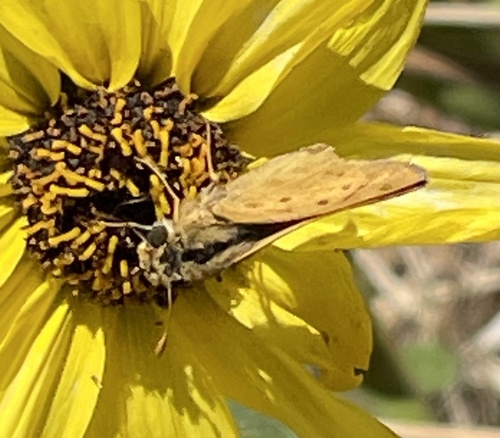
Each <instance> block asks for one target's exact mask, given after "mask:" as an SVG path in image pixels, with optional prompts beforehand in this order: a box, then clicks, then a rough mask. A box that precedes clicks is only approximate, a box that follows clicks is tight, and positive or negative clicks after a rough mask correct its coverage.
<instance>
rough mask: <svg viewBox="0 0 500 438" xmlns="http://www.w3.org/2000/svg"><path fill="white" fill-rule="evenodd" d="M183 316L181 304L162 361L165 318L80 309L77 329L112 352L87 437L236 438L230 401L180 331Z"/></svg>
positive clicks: (154, 313) (126, 310) (138, 310)
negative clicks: (85, 329)
mask: <svg viewBox="0 0 500 438" xmlns="http://www.w3.org/2000/svg"><path fill="white" fill-rule="evenodd" d="M76 310H77V311H76ZM179 310H180V309H179V306H177V302H176V303H175V305H174V313H173V317H172V320H171V322H170V325H169V337H168V342H167V346H166V349H165V351H164V352H163V353H162V355H160V356H157V355H155V353H154V348H155V346H156V344H157V342H158V340H159V339H160V338H161V336H162V333H163V331H164V328H163V327H162V326H160V325H158V324H159V323H162V322H163V323H165V318H166V311H165V310H160V309H155V308H153V307H152V306H146V305H134V304H133V303H127V306H124V307H107V308H98V307H97V306H92V305H89V304H86V305H84V304H80V305H78V308H75V318H77V319H76V323H77V324H78V325H80V324H86V325H88V326H89V327H90V328H91V329H93V330H102V332H103V335H104V342H105V348H106V366H105V368H104V372H103V373H102V375H99V373H98V371H99V370H98V369H97V372H96V374H95V375H96V377H97V379H96V384H98V385H99V386H102V388H100V394H99V399H98V403H97V405H96V406H95V410H94V415H93V418H92V420H91V423H90V425H89V428H88V430H87V434H88V435H89V436H117V435H120V436H153V437H154V436H158V437H164V436H208V437H211V436H234V435H235V428H234V424H233V422H232V418H231V415H230V413H229V410H228V409H227V407H226V403H225V401H224V399H223V398H222V396H221V394H220V393H219V391H218V389H217V388H216V387H215V386H214V384H213V382H212V380H211V379H210V377H209V376H208V374H207V371H206V369H205V368H204V366H203V364H200V363H199V361H197V359H196V353H195V351H194V350H192V349H191V348H189V342H187V341H186V339H185V337H184V335H183V327H182V326H180V325H179V324H178V323H177V317H178V314H179V313H180V311H179ZM189 318H190V315H188V319H189ZM186 342H187V343H186ZM194 342H195V343H196V342H197V341H196V339H195V340H194ZM93 373H94V371H93ZM91 377H92V376H80V377H79V378H89V379H90V378H91ZM68 423H69V421H68ZM67 427H71V425H70V424H67Z"/></svg>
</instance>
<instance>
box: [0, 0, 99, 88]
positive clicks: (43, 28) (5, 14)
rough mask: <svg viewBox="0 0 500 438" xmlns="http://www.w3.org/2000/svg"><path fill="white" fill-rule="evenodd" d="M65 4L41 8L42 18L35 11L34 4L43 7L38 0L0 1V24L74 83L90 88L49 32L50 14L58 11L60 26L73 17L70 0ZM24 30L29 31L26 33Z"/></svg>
mask: <svg viewBox="0 0 500 438" xmlns="http://www.w3.org/2000/svg"><path fill="white" fill-rule="evenodd" d="M66 3H67V4H66V7H64V5H62V6H63V8H62V9H61V10H54V9H53V8H52V7H51V6H50V5H49V8H48V10H44V11H43V12H44V13H45V14H46V17H44V16H43V14H41V12H40V11H36V10H35V7H38V8H39V9H40V8H42V9H43V5H42V3H41V2H35V3H30V4H29V5H28V3H26V2H19V1H16V0H5V1H2V2H0V24H1V25H2V26H4V27H5V28H6V29H7V30H8V31H9V32H10V33H12V34H13V35H14V36H15V37H16V38H17V39H19V41H21V42H22V43H23V44H24V45H25V46H26V47H28V48H29V49H31V50H32V51H34V52H36V53H38V54H40V55H41V56H42V57H44V58H46V59H47V60H48V61H50V62H51V63H53V64H54V65H55V66H57V67H59V68H61V69H62V70H63V71H64V72H65V73H66V74H68V75H69V76H70V77H71V78H72V79H73V81H74V82H75V83H77V84H78V85H80V86H82V87H85V88H92V83H91V82H89V81H88V80H87V79H86V78H84V77H83V76H82V75H81V74H80V73H79V72H78V71H77V69H75V66H74V65H73V63H72V62H71V61H70V57H69V56H70V55H69V54H68V52H67V51H66V48H65V46H64V42H61V43H60V42H58V41H57V38H56V37H55V36H54V35H53V34H52V33H51V30H52V29H51V28H52V26H55V25H56V23H55V22H54V20H52V19H51V17H52V16H53V15H52V14H56V15H58V14H60V15H59V17H60V19H59V20H58V21H59V22H60V25H63V24H64V23H66V22H67V20H68V19H69V20H72V19H74V16H72V15H70V14H68V7H69V8H70V9H71V6H72V5H73V2H66ZM68 3H69V4H68ZM46 20H47V21H46ZM73 21H74V20H73ZM69 23H70V26H72V25H73V24H74V23H73V22H72V21H69ZM26 29H29V30H30V31H29V32H26ZM63 33H64V32H63ZM89 68H90V67H89Z"/></svg>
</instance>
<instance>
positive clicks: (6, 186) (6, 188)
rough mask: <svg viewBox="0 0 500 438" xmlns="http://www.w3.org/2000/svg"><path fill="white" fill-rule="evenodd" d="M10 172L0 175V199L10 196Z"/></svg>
mask: <svg viewBox="0 0 500 438" xmlns="http://www.w3.org/2000/svg"><path fill="white" fill-rule="evenodd" d="M12 174H13V172H12V171H9V172H3V173H0V197H2V198H3V197H5V196H10V195H12V192H13V189H12V186H11V184H10V179H11V178H12Z"/></svg>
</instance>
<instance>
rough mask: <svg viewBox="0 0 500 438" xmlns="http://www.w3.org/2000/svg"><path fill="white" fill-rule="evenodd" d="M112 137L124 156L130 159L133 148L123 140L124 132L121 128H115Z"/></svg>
mask: <svg viewBox="0 0 500 438" xmlns="http://www.w3.org/2000/svg"><path fill="white" fill-rule="evenodd" d="M111 135H112V137H113V138H114V139H115V140H116V141H117V143H118V144H119V145H120V149H121V150H122V153H123V155H125V156H126V157H130V155H132V148H131V147H130V145H129V144H128V141H127V140H125V139H124V138H123V131H122V130H121V128H113V129H112V130H111Z"/></svg>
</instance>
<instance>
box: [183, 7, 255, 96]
mask: <svg viewBox="0 0 500 438" xmlns="http://www.w3.org/2000/svg"><path fill="white" fill-rule="evenodd" d="M250 3H252V0H240V1H238V2H228V1H227V0H211V1H203V2H201V3H200V5H199V8H198V9H197V10H196V14H194V15H193V17H192V20H191V21H190V23H189V26H186V34H185V36H184V44H183V45H182V47H180V48H179V52H178V53H176V55H177V57H176V64H175V77H176V80H177V82H178V84H179V86H180V87H181V89H182V90H183V91H184V92H185V93H189V92H190V91H191V76H192V73H193V70H194V69H195V67H196V64H197V63H198V62H199V60H200V58H201V57H202V55H203V54H204V51H205V50H206V49H207V47H209V46H210V39H211V38H212V37H213V35H214V34H216V33H217V32H218V31H219V30H220V29H221V28H223V27H224V24H225V22H226V21H227V20H229V19H230V18H231V17H234V16H238V15H239V14H240V12H241V10H243V9H245V7H246V6H247V5H248V4H250ZM252 6H253V8H255V6H254V5H252ZM235 39H237V38H235ZM233 43H234V40H233ZM227 55H228V52H225V53H224V56H227ZM207 79H208V77H207ZM193 91H194V92H199V91H198V90H197V89H193Z"/></svg>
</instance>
